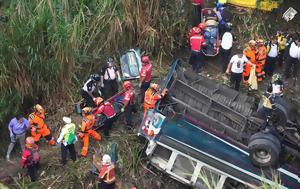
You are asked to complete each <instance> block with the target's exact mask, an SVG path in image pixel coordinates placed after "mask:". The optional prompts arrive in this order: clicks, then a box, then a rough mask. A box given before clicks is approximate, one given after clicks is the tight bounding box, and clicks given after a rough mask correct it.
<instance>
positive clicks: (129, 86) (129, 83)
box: [123, 81, 132, 89]
mask: <svg viewBox="0 0 300 189" xmlns="http://www.w3.org/2000/svg"><path fill="white" fill-rule="evenodd" d="M131 87H132V84H131V82H130V81H125V82H124V83H123V88H124V89H129V88H131Z"/></svg>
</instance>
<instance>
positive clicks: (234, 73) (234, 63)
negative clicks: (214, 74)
mask: <svg viewBox="0 0 300 189" xmlns="http://www.w3.org/2000/svg"><path fill="white" fill-rule="evenodd" d="M245 64H251V65H253V64H252V63H251V62H250V61H249V60H248V59H247V58H246V56H245V55H243V54H236V55H234V56H233V57H232V58H231V59H230V62H229V64H228V66H227V70H226V74H230V73H231V75H230V83H231V85H232V86H234V89H235V90H237V91H238V90H239V89H240V84H241V81H242V76H243V71H244V65H245Z"/></svg>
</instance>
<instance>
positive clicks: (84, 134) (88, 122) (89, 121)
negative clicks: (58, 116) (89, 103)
mask: <svg viewBox="0 0 300 189" xmlns="http://www.w3.org/2000/svg"><path fill="white" fill-rule="evenodd" d="M94 123H95V117H94V115H92V109H91V108H90V107H85V108H83V109H82V122H81V132H80V135H79V137H80V138H81V139H82V141H83V147H82V150H81V156H82V157H86V156H87V153H88V149H89V137H90V136H91V137H92V138H93V139H94V140H95V141H100V140H101V135H99V134H98V133H97V132H96V131H94V130H93V129H92V128H93V126H94Z"/></svg>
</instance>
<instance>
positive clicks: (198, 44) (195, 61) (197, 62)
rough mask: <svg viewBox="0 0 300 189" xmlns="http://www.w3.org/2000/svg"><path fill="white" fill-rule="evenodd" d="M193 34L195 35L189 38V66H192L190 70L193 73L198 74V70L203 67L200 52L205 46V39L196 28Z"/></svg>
mask: <svg viewBox="0 0 300 189" xmlns="http://www.w3.org/2000/svg"><path fill="white" fill-rule="evenodd" d="M203 29H204V28H203ZM195 33H196V35H194V36H192V37H191V38H190V45H191V56H190V60H189V64H191V65H192V68H193V70H194V71H195V72H200V69H201V68H202V66H203V63H202V61H203V60H202V59H203V53H202V52H201V49H202V47H203V46H204V45H205V39H204V37H203V35H202V31H201V29H200V28H198V30H196V31H195Z"/></svg>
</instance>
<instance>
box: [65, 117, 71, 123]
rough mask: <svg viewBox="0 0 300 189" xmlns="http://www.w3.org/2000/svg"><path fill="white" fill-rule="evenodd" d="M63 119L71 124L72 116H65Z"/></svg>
mask: <svg viewBox="0 0 300 189" xmlns="http://www.w3.org/2000/svg"><path fill="white" fill-rule="evenodd" d="M63 121H64V122H65V123H66V124H70V123H71V122H72V120H71V118H70V117H66V116H64V117H63Z"/></svg>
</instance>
